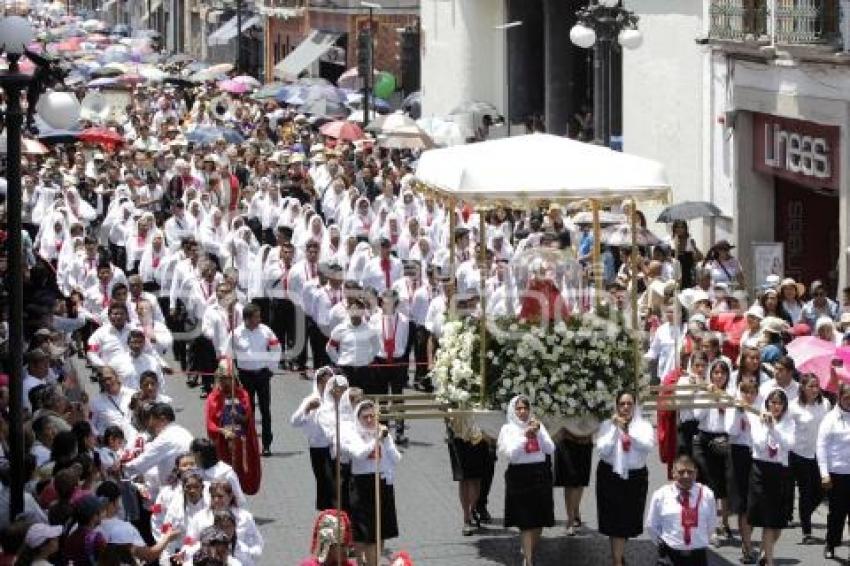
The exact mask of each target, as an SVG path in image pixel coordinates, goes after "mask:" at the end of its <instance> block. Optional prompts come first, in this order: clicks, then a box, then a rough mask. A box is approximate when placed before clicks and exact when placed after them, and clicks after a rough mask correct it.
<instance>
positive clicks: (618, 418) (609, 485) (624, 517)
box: [596, 391, 655, 566]
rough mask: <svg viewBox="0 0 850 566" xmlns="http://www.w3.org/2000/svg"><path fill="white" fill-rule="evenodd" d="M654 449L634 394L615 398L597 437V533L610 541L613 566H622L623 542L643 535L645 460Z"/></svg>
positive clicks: (649, 428) (651, 432)
mask: <svg viewBox="0 0 850 566" xmlns="http://www.w3.org/2000/svg"><path fill="white" fill-rule="evenodd" d="M654 445H655V431H654V430H653V428H652V425H651V424H650V423H648V422H647V421H646V420H644V418H643V416H642V415H641V411H640V407H638V406H637V402H636V397H635V396H634V394H633V393H631V392H629V391H623V392H620V393H619V394H617V397H616V399H615V407H614V414H613V416H612V417H611V418H610V419H608V420H606V421H605V422H603V423H602V426H601V427H600V428H599V434H598V435H597V437H596V449H597V451H598V452H599V464H598V465H597V466H596V509H597V516H598V517H599V532H600V533H601V534H603V535H606V536H607V537H608V538H609V540H610V543H611V557H612V562H611V563H612V565H613V566H624V564H625V551H626V539H629V538H634V537H637V536H639V535H640V534H641V533H642V532H643V512H644V507H645V506H646V493H647V490H648V489H649V472H648V471H647V468H646V458H647V456H648V455H649V453H650V452H651V451H652V448H653V446H654Z"/></svg>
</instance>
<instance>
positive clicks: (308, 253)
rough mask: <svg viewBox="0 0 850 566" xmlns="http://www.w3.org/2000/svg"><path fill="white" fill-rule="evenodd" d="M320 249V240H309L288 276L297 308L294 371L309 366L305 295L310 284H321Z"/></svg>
mask: <svg viewBox="0 0 850 566" xmlns="http://www.w3.org/2000/svg"><path fill="white" fill-rule="evenodd" d="M319 251H320V249H319V243H318V242H316V241H315V240H310V241H309V242H307V243H306V244H305V246H304V259H303V260H301V261H299V262H297V263H296V264H295V265H293V266H292V269H290V270H289V275H288V276H287V289H288V291H287V292H288V294H289V298H290V299H291V300H292V304H293V305H294V310H295V332H296V335H295V337H294V340H293V341H292V344H293V353H292V355H293V357H294V359H293V367H292V369H293V370H294V371H304V369H305V368H306V367H307V334H306V330H307V313H306V312H305V311H304V297H305V294H306V293H307V290H308V288H309V287H310V286H312V285H318V284H319ZM298 334H300V335H298ZM317 367H318V366H317Z"/></svg>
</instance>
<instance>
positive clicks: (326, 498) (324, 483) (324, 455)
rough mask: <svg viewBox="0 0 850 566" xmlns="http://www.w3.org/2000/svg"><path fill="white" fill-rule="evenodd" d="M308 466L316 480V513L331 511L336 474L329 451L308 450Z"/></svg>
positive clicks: (319, 449)
mask: <svg viewBox="0 0 850 566" xmlns="http://www.w3.org/2000/svg"><path fill="white" fill-rule="evenodd" d="M310 465H311V466H312V467H313V477H315V478H316V511H324V510H325V509H333V507H334V494H335V493H336V489H335V488H336V474H335V473H334V468H333V461H332V460H331V449H330V448H329V447H327V446H326V447H324V448H310Z"/></svg>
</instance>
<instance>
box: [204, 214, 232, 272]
mask: <svg viewBox="0 0 850 566" xmlns="http://www.w3.org/2000/svg"><path fill="white" fill-rule="evenodd" d="M227 233H228V229H227V225H226V224H225V223H224V213H222V211H221V209H220V208H218V207H213V208H212V209H210V212H209V214H208V215H207V217H206V219H204V222H203V223H202V224H201V228H200V230H199V234H198V240H199V241H200V244H201V247H202V248H203V250H204V251H205V252H206V253H208V254H212V255H214V256H215V257H217V258H218V261H219V264H221V263H223V262H224V256H225V253H224V251H223V247H224V241H225V240H226V238H227Z"/></svg>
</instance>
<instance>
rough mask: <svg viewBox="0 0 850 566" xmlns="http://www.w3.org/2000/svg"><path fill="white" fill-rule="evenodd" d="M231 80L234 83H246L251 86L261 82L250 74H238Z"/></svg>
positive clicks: (258, 84) (260, 84) (255, 86)
mask: <svg viewBox="0 0 850 566" xmlns="http://www.w3.org/2000/svg"><path fill="white" fill-rule="evenodd" d="M232 80H233V82H236V83H242V84H246V85H248V86H249V87H251V88H257V87H259V86H262V84H263V83H261V82H260V81H258V80H257V79H255V78H254V77H252V76H251V75H239V76H238V77H233V79H232Z"/></svg>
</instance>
